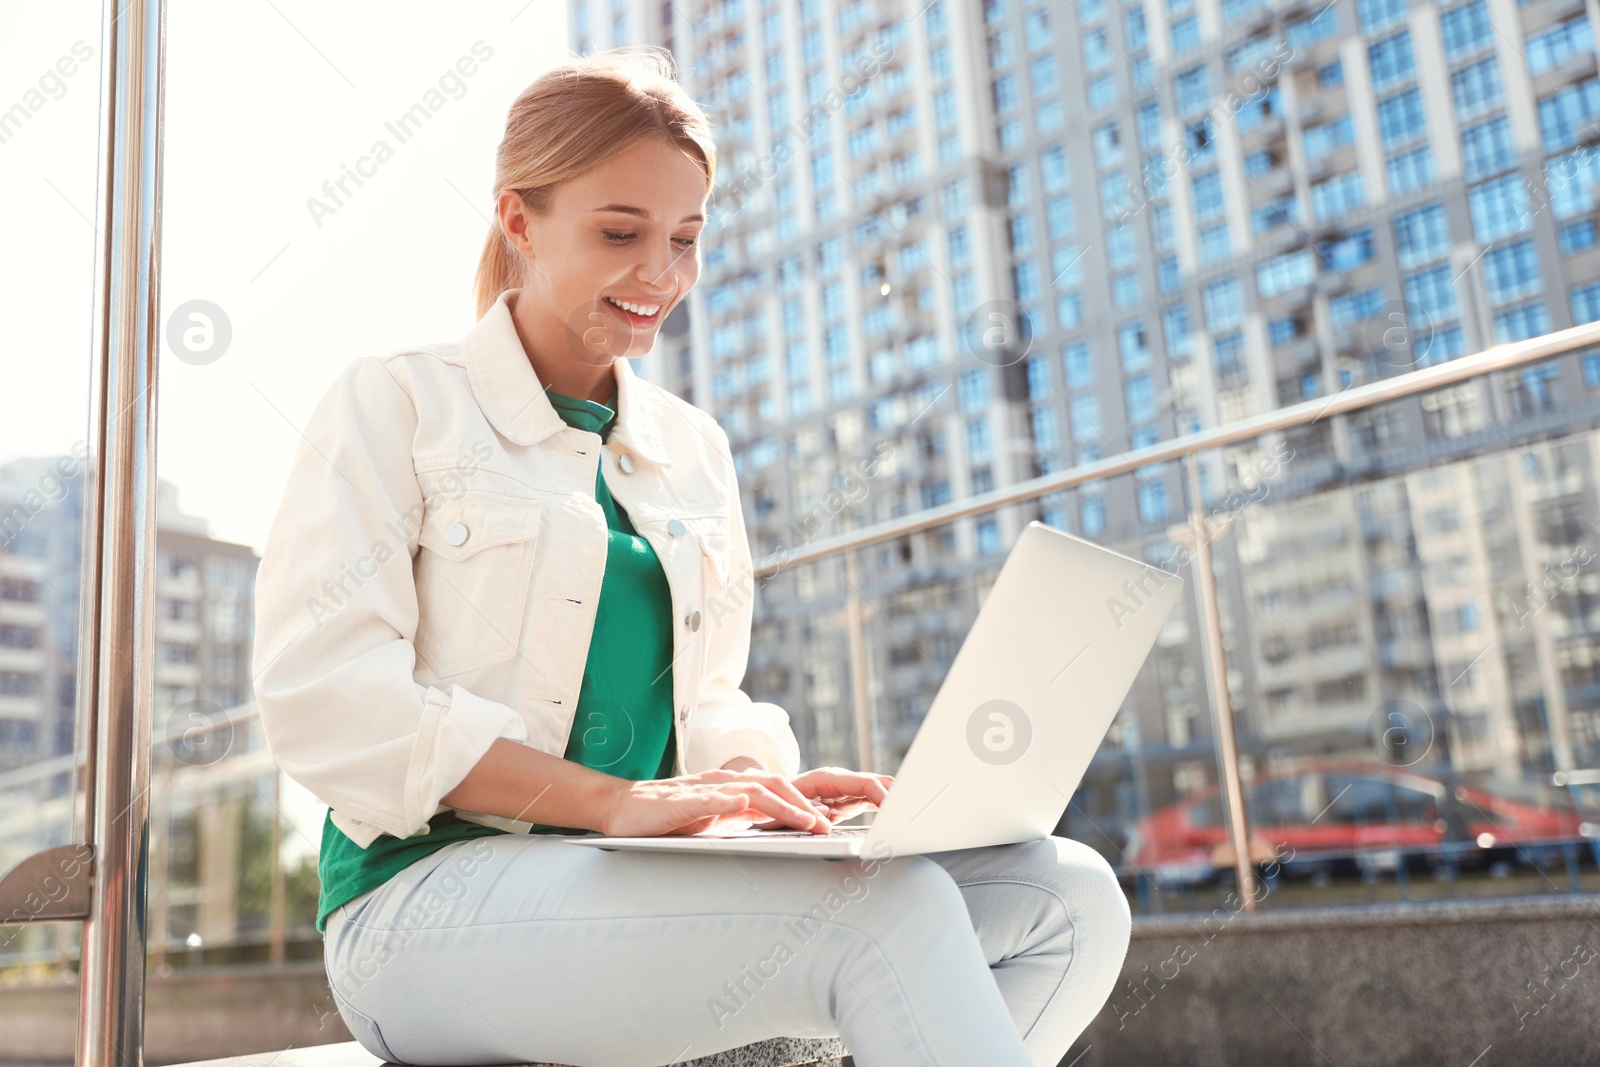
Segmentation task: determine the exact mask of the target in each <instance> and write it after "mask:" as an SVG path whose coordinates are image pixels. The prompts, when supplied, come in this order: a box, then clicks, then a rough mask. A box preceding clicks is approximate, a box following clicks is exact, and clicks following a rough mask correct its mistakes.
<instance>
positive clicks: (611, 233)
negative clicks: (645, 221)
mask: <svg viewBox="0 0 1600 1067" xmlns="http://www.w3.org/2000/svg"><path fill="white" fill-rule="evenodd" d="M600 235H601V236H602V237H603V238H605V240H607V241H610V242H611V243H612V244H619V245H620V244H622V243H623V242H625V241H631V240H633V239H634V238H635V237H637V236H638V234H632V233H623V232H621V231H620V230H602V231H600ZM673 240H675V241H677V242H678V244H680V245H681V246H683V247H684V248H693V247H694V246H695V245H696V244H697V243H698V240H697V239H696V238H694V237H674V238H673Z"/></svg>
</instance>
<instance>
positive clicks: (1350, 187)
mask: <svg viewBox="0 0 1600 1067" xmlns="http://www.w3.org/2000/svg"><path fill="white" fill-rule="evenodd" d="M1363 201H1364V197H1363V194H1362V188H1361V172H1360V171H1354V170H1352V171H1346V172H1345V173H1344V174H1336V175H1334V176H1333V177H1332V178H1328V179H1327V180H1325V181H1320V182H1317V183H1315V184H1314V185H1312V186H1311V215H1312V218H1314V219H1315V220H1316V221H1318V222H1325V221H1327V220H1328V219H1331V218H1334V217H1336V216H1338V215H1342V214H1344V213H1345V212H1346V211H1349V210H1351V209H1352V208H1357V207H1360V206H1361V204H1362V203H1363Z"/></svg>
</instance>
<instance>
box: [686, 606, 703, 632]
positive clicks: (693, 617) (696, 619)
mask: <svg viewBox="0 0 1600 1067" xmlns="http://www.w3.org/2000/svg"><path fill="white" fill-rule="evenodd" d="M683 623H684V625H685V626H687V627H689V629H691V630H698V629H700V613H699V612H698V611H691V612H689V614H687V615H685V616H684V617H683Z"/></svg>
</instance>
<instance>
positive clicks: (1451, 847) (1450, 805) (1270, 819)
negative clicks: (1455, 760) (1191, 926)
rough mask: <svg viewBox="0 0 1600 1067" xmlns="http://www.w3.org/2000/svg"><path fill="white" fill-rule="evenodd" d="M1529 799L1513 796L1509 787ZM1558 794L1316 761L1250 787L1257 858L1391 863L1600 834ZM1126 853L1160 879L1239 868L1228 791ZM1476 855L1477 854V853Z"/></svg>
mask: <svg viewBox="0 0 1600 1067" xmlns="http://www.w3.org/2000/svg"><path fill="white" fill-rule="evenodd" d="M1513 791H1515V792H1523V793H1526V795H1525V796H1521V797H1513V796H1510V795H1508V794H1509V793H1511V792H1513ZM1559 797H1560V794H1542V793H1540V792H1538V791H1537V790H1531V789H1527V788H1525V787H1524V788H1518V787H1516V786H1511V787H1506V786H1499V785H1497V786H1496V791H1495V792H1490V791H1489V790H1486V789H1481V788H1478V787H1475V786H1469V785H1461V784H1455V785H1452V784H1449V783H1447V782H1446V781H1444V780H1441V779H1440V778H1438V777H1434V776H1431V775H1428V774H1425V773H1420V772H1417V771H1414V770H1411V769H1408V768H1401V767H1390V766H1387V765H1384V764H1373V763H1359V762H1331V761H1330V762H1317V763H1311V764H1306V765H1303V766H1301V767H1297V768H1293V769H1289V770H1283V771H1275V772H1271V773H1268V774H1264V775H1260V776H1258V777H1257V778H1256V779H1255V780H1254V781H1253V782H1252V783H1251V784H1250V785H1249V786H1247V787H1246V790H1245V803H1246V807H1247V810H1248V812H1249V815H1250V857H1251V859H1252V860H1253V861H1254V862H1255V863H1257V864H1267V863H1271V862H1273V860H1275V859H1276V860H1279V861H1282V862H1283V863H1284V864H1285V866H1286V867H1287V866H1289V865H1290V864H1291V863H1292V862H1294V861H1302V862H1303V861H1306V860H1332V859H1336V858H1344V859H1352V858H1361V859H1364V860H1366V861H1368V862H1372V861H1377V862H1378V863H1379V864H1380V865H1392V864H1393V863H1394V862H1398V860H1399V858H1400V857H1401V856H1402V855H1403V854H1405V853H1418V854H1423V855H1429V856H1432V857H1435V858H1437V857H1440V856H1443V855H1444V854H1446V853H1454V854H1455V855H1456V856H1457V858H1458V860H1464V861H1467V862H1471V861H1472V860H1474V859H1476V858H1478V856H1482V855H1487V854H1488V852H1489V850H1497V849H1505V848H1511V847H1520V846H1524V845H1531V844H1553V843H1558V842H1570V841H1581V840H1583V839H1584V838H1587V837H1594V836H1600V826H1597V825H1596V824H1595V823H1591V822H1585V821H1584V819H1583V817H1582V816H1581V815H1580V814H1579V813H1578V812H1577V811H1575V810H1574V809H1573V808H1572V807H1571V806H1570V804H1569V805H1567V806H1565V807H1562V806H1558V798H1559ZM1129 839H1130V841H1129V847H1128V849H1127V854H1128V856H1129V857H1130V858H1131V859H1132V860H1133V862H1134V863H1135V864H1136V865H1137V867H1138V869H1139V871H1141V872H1143V873H1144V874H1146V875H1148V876H1150V877H1151V878H1154V879H1155V880H1157V881H1159V882H1179V883H1182V882H1196V881H1203V880H1206V879H1208V878H1210V877H1211V875H1212V874H1213V873H1214V872H1215V871H1217V870H1218V869H1221V868H1230V867H1232V866H1233V860H1234V857H1233V847H1232V845H1231V844H1230V843H1229V842H1228V831H1227V826H1226V819H1225V818H1224V817H1223V813H1222V802H1221V791H1220V788H1219V787H1217V786H1212V787H1210V788H1209V789H1206V790H1204V791H1202V792H1200V793H1196V794H1195V795H1194V796H1191V797H1189V798H1187V799H1185V800H1181V801H1179V802H1178V803H1176V804H1172V805H1169V806H1167V807H1165V808H1162V809H1160V810H1159V811H1155V812H1152V813H1151V814H1150V815H1148V816H1146V817H1145V818H1143V819H1140V820H1138V821H1137V822H1136V823H1135V824H1134V825H1133V826H1132V827H1131V828H1130V829H1129ZM1474 853H1477V854H1478V855H1477V856H1474Z"/></svg>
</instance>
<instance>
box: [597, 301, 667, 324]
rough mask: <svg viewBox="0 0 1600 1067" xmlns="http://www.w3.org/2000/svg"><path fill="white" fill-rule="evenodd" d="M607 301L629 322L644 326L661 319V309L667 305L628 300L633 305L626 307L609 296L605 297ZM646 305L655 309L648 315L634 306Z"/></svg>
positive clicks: (641, 306) (642, 306)
mask: <svg viewBox="0 0 1600 1067" xmlns="http://www.w3.org/2000/svg"><path fill="white" fill-rule="evenodd" d="M605 302H606V303H608V304H610V305H611V306H612V307H613V308H615V309H616V310H617V311H618V312H619V313H621V314H622V315H624V316H626V317H627V319H628V321H629V322H631V323H635V324H637V325H642V326H648V325H650V324H651V323H653V322H656V321H657V320H659V319H660V318H661V309H662V308H664V307H666V305H665V304H634V303H633V302H632V301H629V302H628V303H629V304H630V305H632V306H631V307H624V306H623V305H622V304H619V303H617V302H616V301H615V300H613V299H612V298H611V297H609V296H608V297H606V298H605ZM644 307H653V308H655V310H654V311H652V312H651V313H650V314H648V315H646V314H643V313H641V312H639V311H635V310H634V308H644Z"/></svg>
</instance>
